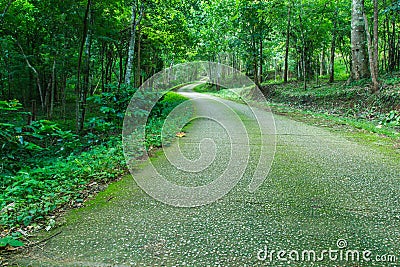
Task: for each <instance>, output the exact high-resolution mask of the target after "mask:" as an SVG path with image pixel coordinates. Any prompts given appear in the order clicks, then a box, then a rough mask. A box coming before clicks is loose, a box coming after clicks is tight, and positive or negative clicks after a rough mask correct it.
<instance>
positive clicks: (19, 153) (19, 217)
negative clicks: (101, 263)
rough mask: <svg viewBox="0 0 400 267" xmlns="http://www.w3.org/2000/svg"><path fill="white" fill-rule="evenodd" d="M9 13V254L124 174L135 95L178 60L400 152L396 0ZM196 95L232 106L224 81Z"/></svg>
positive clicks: (4, 117) (109, 6)
mask: <svg viewBox="0 0 400 267" xmlns="http://www.w3.org/2000/svg"><path fill="white" fill-rule="evenodd" d="M0 12H1V14H0V47H1V50H0V113H1V117H0V146H1V154H0V155H1V164H0V189H1V190H0V191H1V192H0V210H1V212H0V237H2V239H0V241H1V242H0V247H3V248H4V247H8V248H10V247H18V246H21V245H23V242H21V240H22V241H24V238H25V237H24V236H23V234H21V231H19V230H20V229H24V231H28V232H29V231H33V230H38V229H51V228H52V227H54V225H55V214H57V213H61V212H62V211H64V210H66V209H69V208H74V207H80V206H82V205H83V202H84V201H85V200H86V199H87V198H90V197H92V196H93V195H95V194H96V193H98V192H99V191H102V190H103V189H104V188H105V184H108V183H109V182H111V181H114V180H116V179H118V178H119V177H121V175H123V174H124V173H126V166H125V162H124V161H125V159H124V156H123V152H122V148H121V140H120V139H121V129H122V123H123V118H124V115H125V110H126V107H127V105H128V103H129V101H130V98H131V96H132V94H133V93H134V92H135V91H136V90H137V88H139V87H140V86H141V85H142V84H143V83H144V82H145V81H146V80H148V79H149V78H150V77H152V76H153V75H155V74H157V73H158V72H160V71H163V70H164V69H168V68H172V67H173V66H174V65H177V64H181V63H186V62H193V61H211V62H217V63H220V64H224V65H227V66H230V67H232V68H234V69H237V70H239V71H240V72H242V73H243V74H245V75H247V76H248V77H250V78H251V79H252V80H253V82H254V83H255V84H256V85H257V86H258V87H259V88H260V89H261V91H262V92H263V93H264V94H265V96H266V97H267V100H268V101H269V102H270V104H271V106H272V108H273V110H274V111H276V112H279V113H290V114H291V115H290V116H294V117H298V118H299V117H301V118H300V120H304V117H307V118H308V119H309V120H315V118H319V120H325V121H330V122H332V121H333V122H334V123H336V124H347V125H350V126H352V127H355V128H357V129H361V130H364V131H367V132H372V133H376V134H378V135H384V136H386V137H387V138H389V140H390V141H389V142H390V144H391V145H392V146H393V147H394V149H395V150H396V151H398V149H399V148H400V145H399V144H400V143H399V129H400V89H399V88H400V1H398V0H381V1H378V0H337V1H331V0H316V1H311V0H284V1H282V0H220V1H212V0H202V1H197V0H102V1H96V0H74V1H72V0H64V1H52V0H1V1H0ZM222 75H224V74H222ZM172 86H176V87H177V88H178V87H179V86H181V85H180V84H179V83H178V82H176V83H175V84H174V83H172V84H171V87H172ZM196 90H197V91H198V92H211V93H212V94H215V95H218V96H221V97H228V98H229V96H227V94H228V93H227V92H226V91H224V90H223V88H220V87H219V85H218V84H217V83H212V82H210V83H208V84H205V85H202V86H200V87H198V88H197V89H196ZM185 100H186V98H185V97H184V96H182V95H179V94H177V93H174V92H172V91H171V92H169V93H168V94H167V95H166V96H165V97H164V98H163V99H162V100H161V101H160V102H158V103H157V105H156V107H155V108H154V109H153V110H152V113H151V114H152V115H151V119H150V120H149V122H148V124H147V125H146V134H147V135H146V140H145V142H146V147H147V148H148V149H150V150H151V149H156V148H158V147H160V146H161V137H160V135H161V132H160V131H161V130H160V128H162V127H161V126H162V122H163V120H164V119H165V118H166V117H167V115H168V113H169V112H170V111H171V110H172V109H173V108H174V107H176V106H178V105H179V104H180V103H182V102H184V101H185ZM170 138H171V139H173V138H175V133H174V132H172V133H171V137H170ZM137 156H138V157H140V156H141V155H137ZM71 174H72V175H71ZM24 242H25V241H24Z"/></svg>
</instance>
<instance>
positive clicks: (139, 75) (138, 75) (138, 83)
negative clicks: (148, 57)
mask: <svg viewBox="0 0 400 267" xmlns="http://www.w3.org/2000/svg"><path fill="white" fill-rule="evenodd" d="M141 31H142V29H141V27H140V26H139V32H138V49H137V68H136V87H138V88H139V87H140V86H141V85H142V70H141V60H142V59H141V54H142V53H141V52H142V51H141V39H142V38H141Z"/></svg>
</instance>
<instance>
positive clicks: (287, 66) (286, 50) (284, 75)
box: [283, 7, 290, 83]
mask: <svg viewBox="0 0 400 267" xmlns="http://www.w3.org/2000/svg"><path fill="white" fill-rule="evenodd" d="M289 43H290V7H289V9H288V18H287V29H286V44H285V71H284V73H283V82H284V83H287V82H288V73H289Z"/></svg>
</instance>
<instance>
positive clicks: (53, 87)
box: [49, 57, 56, 120]
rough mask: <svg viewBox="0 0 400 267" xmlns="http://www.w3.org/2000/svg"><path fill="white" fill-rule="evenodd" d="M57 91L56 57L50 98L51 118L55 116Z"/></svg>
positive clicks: (52, 72)
mask: <svg viewBox="0 0 400 267" xmlns="http://www.w3.org/2000/svg"><path fill="white" fill-rule="evenodd" d="M55 92H56V57H54V61H53V69H52V71H51V98H50V112H49V118H50V120H51V119H52V118H53V110H54V95H55Z"/></svg>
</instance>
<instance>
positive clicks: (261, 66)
mask: <svg viewBox="0 0 400 267" xmlns="http://www.w3.org/2000/svg"><path fill="white" fill-rule="evenodd" d="M263 60H264V59H263V38H262V36H261V37H260V66H259V70H260V71H259V73H258V83H259V84H260V85H261V83H262V82H263Z"/></svg>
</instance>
